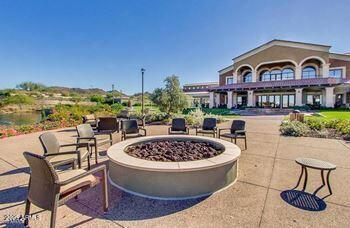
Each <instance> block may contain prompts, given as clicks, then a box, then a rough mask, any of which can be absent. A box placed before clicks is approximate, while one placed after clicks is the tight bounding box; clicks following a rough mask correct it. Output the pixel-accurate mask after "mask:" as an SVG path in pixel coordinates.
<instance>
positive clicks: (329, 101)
mask: <svg viewBox="0 0 350 228" xmlns="http://www.w3.org/2000/svg"><path fill="white" fill-rule="evenodd" d="M325 90H326V107H327V108H334V87H326V88H325Z"/></svg>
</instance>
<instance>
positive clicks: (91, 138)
mask: <svg viewBox="0 0 350 228" xmlns="http://www.w3.org/2000/svg"><path fill="white" fill-rule="evenodd" d="M77 139H78V140H79V139H90V140H93V139H96V137H77Z"/></svg>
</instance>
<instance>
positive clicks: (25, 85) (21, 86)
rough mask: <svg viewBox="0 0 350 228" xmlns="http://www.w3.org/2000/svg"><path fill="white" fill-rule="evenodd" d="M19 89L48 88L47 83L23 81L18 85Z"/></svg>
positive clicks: (35, 89) (40, 89)
mask: <svg viewBox="0 0 350 228" xmlns="http://www.w3.org/2000/svg"><path fill="white" fill-rule="evenodd" d="M16 87H17V88H18V89H21V90H26V91H42V90H44V89H45V88H46V86H45V85H43V84H41V83H35V82H22V83H21V84H18V85H17V86H16Z"/></svg>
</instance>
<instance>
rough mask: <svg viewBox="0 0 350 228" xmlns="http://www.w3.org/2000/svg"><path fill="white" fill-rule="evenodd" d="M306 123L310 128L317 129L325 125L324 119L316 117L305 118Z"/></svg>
mask: <svg viewBox="0 0 350 228" xmlns="http://www.w3.org/2000/svg"><path fill="white" fill-rule="evenodd" d="M306 124H307V125H308V126H309V128H310V129H311V130H317V131H320V130H322V129H324V128H325V127H326V126H325V125H326V123H325V121H324V120H321V119H316V118H311V119H308V120H306Z"/></svg>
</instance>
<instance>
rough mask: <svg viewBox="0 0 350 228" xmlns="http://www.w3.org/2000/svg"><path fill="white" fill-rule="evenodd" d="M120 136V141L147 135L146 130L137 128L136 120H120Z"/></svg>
mask: <svg viewBox="0 0 350 228" xmlns="http://www.w3.org/2000/svg"><path fill="white" fill-rule="evenodd" d="M121 125H122V129H121V131H122V136H121V140H122V141H123V140H125V139H127V138H134V137H142V136H146V135H147V131H146V129H144V128H142V127H139V126H138V123H137V120H136V119H131V120H122V124H121ZM140 130H141V131H143V134H142V133H140Z"/></svg>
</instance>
